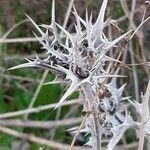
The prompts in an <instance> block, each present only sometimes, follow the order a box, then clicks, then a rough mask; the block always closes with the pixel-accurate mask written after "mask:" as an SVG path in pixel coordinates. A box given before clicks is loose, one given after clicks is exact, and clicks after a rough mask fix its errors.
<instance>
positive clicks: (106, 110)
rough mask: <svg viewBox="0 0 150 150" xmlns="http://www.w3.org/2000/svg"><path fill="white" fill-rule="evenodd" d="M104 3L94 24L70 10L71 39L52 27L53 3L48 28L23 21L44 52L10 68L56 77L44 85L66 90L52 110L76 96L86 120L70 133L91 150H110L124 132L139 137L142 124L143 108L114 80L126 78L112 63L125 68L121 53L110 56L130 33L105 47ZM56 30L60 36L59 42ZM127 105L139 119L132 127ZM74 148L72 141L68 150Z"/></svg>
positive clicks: (55, 26) (63, 30) (57, 28)
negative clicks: (80, 135) (31, 27)
mask: <svg viewBox="0 0 150 150" xmlns="http://www.w3.org/2000/svg"><path fill="white" fill-rule="evenodd" d="M107 2H108V0H103V3H102V6H101V9H100V12H99V14H98V17H97V20H96V21H95V22H94V23H93V21H92V14H91V15H90V17H89V16H88V11H86V19H85V20H83V19H82V18H81V17H80V16H79V15H78V13H77V11H76V9H75V7H73V14H74V16H75V20H76V22H75V31H76V33H75V34H74V35H72V34H71V33H69V32H68V31H67V30H66V29H65V28H63V27H62V26H60V25H59V24H57V23H56V22H55V1H54V0H53V4H52V19H51V20H52V22H51V24H50V25H45V24H43V25H40V26H38V25H37V24H36V23H35V22H34V21H33V20H32V19H31V18H30V17H29V16H27V17H28V18H29V20H30V21H31V22H32V24H33V25H34V26H35V28H36V29H37V30H38V32H39V34H40V38H39V37H38V36H37V35H36V34H35V36H36V37H37V39H38V40H39V42H40V43H41V45H42V49H44V50H46V53H45V56H46V58H45V59H41V58H39V56H38V55H36V58H35V59H26V60H27V61H28V62H27V63H24V64H21V65H18V66H16V67H12V68H10V70H11V69H18V68H24V67H37V68H42V69H45V70H48V71H51V72H52V73H54V74H55V75H56V78H55V79H54V80H53V81H52V82H49V83H46V84H56V83H66V84H67V85H68V86H69V88H68V90H67V91H66V92H65V94H64V95H63V96H62V98H61V99H60V101H59V102H58V103H57V105H56V107H55V109H56V108H58V107H60V106H61V105H62V104H63V103H64V102H65V101H66V99H67V98H68V96H70V95H71V94H72V93H73V92H74V91H79V99H82V105H83V111H84V112H85V113H86V117H85V121H84V122H83V123H82V126H80V128H79V129H80V130H78V131H73V132H75V133H77V134H78V132H84V133H86V136H88V137H89V141H88V142H87V143H86V145H89V146H90V147H91V148H92V149H93V150H100V149H102V145H103V146H105V147H106V148H107V149H108V150H112V149H114V148H115V146H116V145H117V143H118V142H119V140H120V139H121V138H122V136H123V134H124V132H125V131H126V130H128V129H129V128H132V129H135V130H136V131H139V129H140V126H141V120H142V104H140V103H138V102H136V101H131V100H129V97H123V96H122V95H123V91H124V88H125V85H126V84H124V85H122V86H121V87H119V88H118V87H117V78H118V77H119V78H120V77H124V75H119V68H116V67H117V65H116V63H117V64H121V65H122V64H123V62H121V61H119V59H118V58H120V55H121V53H120V52H117V53H118V58H114V57H111V56H110V55H109V52H110V51H112V49H113V50H114V51H115V50H117V49H116V47H117V44H118V43H119V42H120V43H121V41H122V40H124V38H125V37H126V36H127V35H128V34H130V33H131V32H132V30H131V31H128V32H127V33H124V34H123V35H121V36H119V37H118V38H116V39H114V40H112V41H109V38H107V36H106V34H105V33H104V29H105V27H106V26H108V25H110V24H111V19H107V20H105V19H104V17H105V11H106V7H107ZM143 21H144V20H143ZM58 30H60V31H61V33H64V36H63V37H62V36H61V34H59V32H58ZM49 32H52V33H53V35H54V39H53V40H52V39H50V38H49ZM41 37H42V38H41ZM127 43H128V41H127V42H126V44H127ZM126 44H125V45H122V48H124V47H125V46H127V45H126ZM108 79H110V81H109V80H108ZM130 105H133V106H134V107H135V108H136V111H137V113H138V114H139V115H140V116H141V118H140V120H138V121H134V119H133V117H132V116H131V115H130V112H129V110H128V107H129V106H130ZM149 125H150V120H149V119H148V120H147V122H146V124H144V125H143V134H144V136H147V135H149V133H150V131H149V130H147V128H146V126H149ZM73 143H74V141H73V142H72V145H71V148H70V149H72V147H73Z"/></svg>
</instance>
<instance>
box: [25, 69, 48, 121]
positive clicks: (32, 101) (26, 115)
mask: <svg viewBox="0 0 150 150" xmlns="http://www.w3.org/2000/svg"><path fill="white" fill-rule="evenodd" d="M47 74H48V70H46V71H44V73H43V75H42V78H41V81H40V83H39V85H38V87H37V89H36V91H35V94H34V96H33V98H32V100H31V102H30V105H29V107H28V109H31V108H32V107H33V105H34V103H35V101H36V99H37V97H38V95H39V92H40V91H41V88H42V86H43V84H44V81H45V79H46V77H47ZM28 115H29V114H28V113H26V114H25V116H24V119H27V118H28Z"/></svg>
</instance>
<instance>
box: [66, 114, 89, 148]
mask: <svg viewBox="0 0 150 150" xmlns="http://www.w3.org/2000/svg"><path fill="white" fill-rule="evenodd" d="M88 115H89V114H88V113H87V114H86V115H85V117H84V119H83V120H82V123H81V124H80V126H79V128H78V131H77V133H76V135H75V136H74V138H73V140H72V142H71V146H70V149H69V150H73V146H74V144H75V141H76V138H77V136H78V134H79V132H80V130H81V129H82V127H83V125H84V124H85V121H86V119H87V117H88Z"/></svg>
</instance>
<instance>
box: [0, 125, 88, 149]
mask: <svg viewBox="0 0 150 150" xmlns="http://www.w3.org/2000/svg"><path fill="white" fill-rule="evenodd" d="M0 131H1V132H3V133H6V134H8V135H12V136H15V137H17V138H21V139H24V140H28V141H31V142H34V143H37V144H40V145H43V146H48V147H51V148H55V149H60V150H68V149H69V147H70V146H69V145H67V144H62V143H58V142H54V141H51V140H47V139H44V138H40V137H36V136H34V135H31V134H26V133H21V132H18V131H15V130H12V129H9V128H6V127H3V126H0ZM79 149H80V150H84V149H85V150H86V149H87V148H84V147H83V148H82V147H74V148H73V150H79Z"/></svg>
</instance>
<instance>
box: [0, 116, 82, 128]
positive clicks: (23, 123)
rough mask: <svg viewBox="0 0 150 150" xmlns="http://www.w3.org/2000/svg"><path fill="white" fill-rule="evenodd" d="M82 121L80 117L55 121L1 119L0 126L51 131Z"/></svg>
mask: <svg viewBox="0 0 150 150" xmlns="http://www.w3.org/2000/svg"><path fill="white" fill-rule="evenodd" d="M82 120H83V118H82V117H79V118H69V119H63V120H57V121H39V120H38V121H37V120H36V121H35V120H34V121H32V120H19V119H3V120H2V119H1V120H0V126H10V127H11V126H19V127H29V128H41V129H52V128H54V127H55V128H57V127H60V126H68V125H73V124H78V123H80V122H81V121H82Z"/></svg>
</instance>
